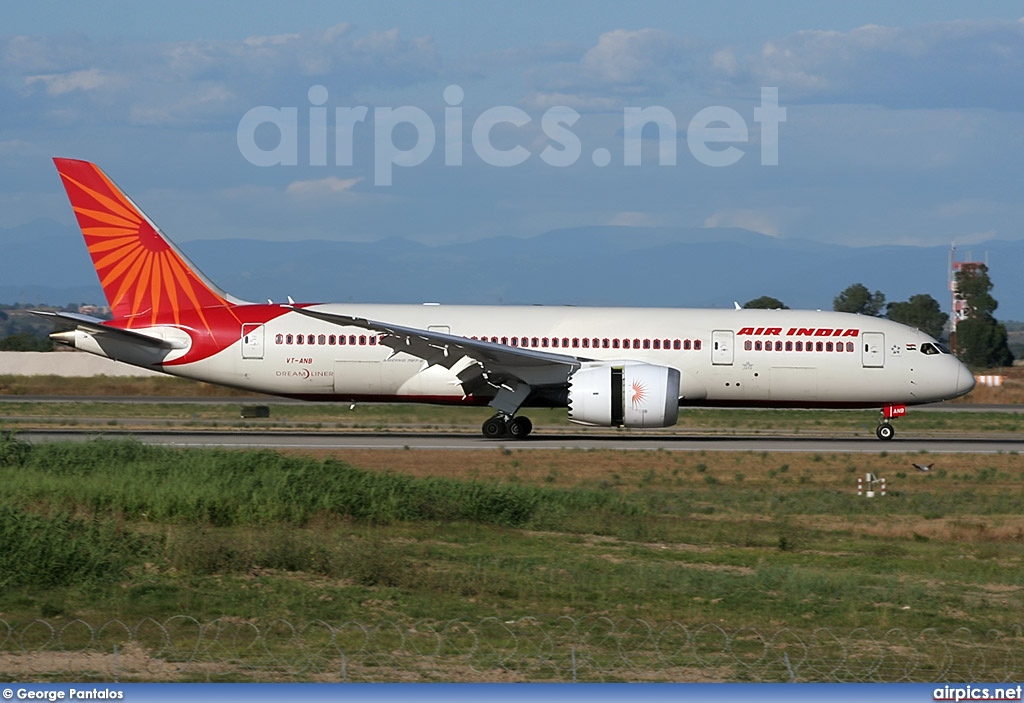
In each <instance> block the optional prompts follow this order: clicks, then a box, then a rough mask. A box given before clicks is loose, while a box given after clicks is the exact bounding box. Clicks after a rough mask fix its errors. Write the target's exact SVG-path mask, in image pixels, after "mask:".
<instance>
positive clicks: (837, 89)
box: [0, 0, 1024, 265]
mask: <svg viewBox="0 0 1024 703" xmlns="http://www.w3.org/2000/svg"><path fill="white" fill-rule="evenodd" d="M1022 15H1024V8H1022V6H1021V5H1020V3H1019V2H1001V1H995V0H993V1H989V2H984V1H980V2H972V3H963V2H946V1H943V0H934V1H930V2H909V1H908V2H900V3H892V2H889V1H886V2H876V1H874V0H862V1H860V2H856V3H849V2H836V3H826V2H776V3H767V2H752V1H741V0H734V1H729V0H724V1H723V2H715V3H708V2H679V1H673V0H662V1H658V0H649V1H646V2H645V1H643V0H638V1H634V2H630V3H623V2H611V1H608V0H594V1H592V2H586V3H583V2H580V3H568V2H552V1H551V0H547V1H546V2H537V1H533V0H526V1H523V2H517V3H491V2H471V1H468V0H466V1H462V0H435V1H433V2H345V3H320V2H317V3H314V2H308V3H307V2H293V3H281V2H279V1H278V0H274V1H269V0H254V1H252V2H244V3H242V2H220V3H209V2H206V1H205V0H204V1H203V2H197V1H193V0H183V1H180V2H175V3H137V2H130V3H129V2H109V1H102V0H100V1H94V2H89V3H73V2H47V1H45V0H44V1H40V2H33V3H15V4H11V6H10V7H5V8H4V9H3V10H2V11H0V106H2V110H0V214H2V224H0V228H3V227H16V226H19V225H25V224H28V223H32V222H38V221H40V220H50V221H53V222H56V223H59V224H61V225H66V226H70V225H71V223H72V221H73V220H72V215H71V211H70V208H69V207H68V205H67V203H66V200H65V198H64V194H63V191H62V189H61V187H60V184H59V179H58V178H57V175H56V173H55V171H54V169H53V166H52V163H51V162H50V158H51V157H53V156H65V157H73V158H83V159H87V160H90V161H94V162H96V163H98V164H99V165H100V166H101V167H102V168H103V169H104V170H105V171H106V172H107V174H108V175H109V176H110V177H111V178H112V179H113V180H115V181H116V182H117V183H118V184H119V185H120V186H121V187H122V188H123V189H124V190H126V191H127V192H128V193H129V195H131V197H132V198H133V199H134V200H135V201H136V202H137V203H139V204H140V205H141V206H142V207H143V209H144V210H146V212H147V213H148V214H149V215H150V216H151V217H152V218H153V219H154V220H155V221H156V222H157V223H158V224H159V225H160V226H161V227H162V229H164V231H166V232H167V233H168V234H169V235H170V236H171V237H172V238H173V239H176V240H178V241H182V242H185V241H189V240H194V239H212V238H250V239H253V238H254V239H268V240H280V241H300V240H305V239H336V240H347V241H371V240H381V239H387V238H393V237H404V238H409V239H414V240H416V241H419V242H423V243H428V244H432V243H458V242H465V243H466V244H467V246H471V243H472V242H474V241H477V240H480V239H485V238H490V237H498V236H508V237H532V236H537V235H540V234H543V233H544V232H547V231H550V230H553V229H557V228H566V227H588V226H596V225H630V226H638V227H663V228H703V227H710V228H713V227H742V228H745V229H749V230H752V231H755V232H759V233H762V234H765V235H768V236H771V237H782V238H790V239H797V240H811V241H816V242H825V243H839V244H847V245H855V246H861V245H878V244H887V243H888V244H899V245H911V246H935V245H946V244H949V243H951V242H956V243H957V244H958V245H961V246H964V245H967V246H975V248H978V247H977V245H979V244H981V243H983V242H985V241H987V240H993V239H1000V240H1018V239H1024V228H1022V226H1021V223H1022V222H1024V203H1022V201H1021V198H1020V197H1019V196H1020V184H1021V183H1022V182H1024V159H1022V158H1021V154H1022V153H1024V120H1022V119H1021V117H1022V115H1024V19H1022ZM0 232H2V229H0ZM499 263H500V262H499ZM681 265H684V264H681Z"/></svg>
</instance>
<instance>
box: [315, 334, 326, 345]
mask: <svg viewBox="0 0 1024 703" xmlns="http://www.w3.org/2000/svg"><path fill="white" fill-rule="evenodd" d="M316 342H317V344H327V335H326V334H322V335H320V336H319V337H317V338H316Z"/></svg>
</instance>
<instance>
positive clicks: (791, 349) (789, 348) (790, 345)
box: [786, 342, 793, 351]
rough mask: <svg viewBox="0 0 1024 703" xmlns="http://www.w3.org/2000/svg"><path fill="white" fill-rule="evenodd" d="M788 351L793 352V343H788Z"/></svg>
mask: <svg viewBox="0 0 1024 703" xmlns="http://www.w3.org/2000/svg"><path fill="white" fill-rule="evenodd" d="M786 351H793V343H792V342H786Z"/></svg>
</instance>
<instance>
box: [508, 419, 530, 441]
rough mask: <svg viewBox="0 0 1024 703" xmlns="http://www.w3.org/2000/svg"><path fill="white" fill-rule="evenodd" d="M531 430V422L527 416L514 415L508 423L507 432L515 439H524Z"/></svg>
mask: <svg viewBox="0 0 1024 703" xmlns="http://www.w3.org/2000/svg"><path fill="white" fill-rule="evenodd" d="M531 432H533V423H532V422H530V418H528V417H522V416H520V417H514V418H512V420H511V421H510V422H509V423H508V433H509V434H510V435H512V436H513V437H514V438H516V439H526V438H527V437H529V436H530V433H531Z"/></svg>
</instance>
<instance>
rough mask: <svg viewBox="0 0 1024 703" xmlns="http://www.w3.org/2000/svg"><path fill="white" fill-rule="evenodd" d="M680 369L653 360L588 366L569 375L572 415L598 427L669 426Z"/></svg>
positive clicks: (673, 415)
mask: <svg viewBox="0 0 1024 703" xmlns="http://www.w3.org/2000/svg"><path fill="white" fill-rule="evenodd" d="M679 378H680V376H679V371H678V370H677V369H672V368H669V367H667V366H656V365H654V364H641V363H623V364H604V365H599V366H585V367H583V368H581V369H580V370H579V371H577V372H576V373H574V374H573V375H572V376H571V377H570V378H569V419H570V420H572V421H573V422H577V423H579V424H581V425H593V426H596V427H670V426H672V425H674V424H676V420H677V419H678V418H679Z"/></svg>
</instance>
